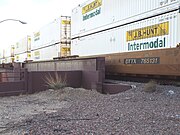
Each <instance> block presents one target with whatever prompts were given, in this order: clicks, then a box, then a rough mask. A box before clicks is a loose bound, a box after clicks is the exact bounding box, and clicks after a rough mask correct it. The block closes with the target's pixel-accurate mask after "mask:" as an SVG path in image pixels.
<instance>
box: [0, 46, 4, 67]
mask: <svg viewBox="0 0 180 135" xmlns="http://www.w3.org/2000/svg"><path fill="white" fill-rule="evenodd" d="M3 52H4V51H3V49H0V64H2V63H3V58H4V57H3Z"/></svg>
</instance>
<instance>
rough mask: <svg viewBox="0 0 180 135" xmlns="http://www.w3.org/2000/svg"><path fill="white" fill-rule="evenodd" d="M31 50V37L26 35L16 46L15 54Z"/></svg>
mask: <svg viewBox="0 0 180 135" xmlns="http://www.w3.org/2000/svg"><path fill="white" fill-rule="evenodd" d="M30 50H31V37H30V36H26V37H24V38H23V39H21V40H19V41H18V42H17V43H16V45H15V47H14V54H15V55H19V54H21V53H26V52H28V51H30Z"/></svg>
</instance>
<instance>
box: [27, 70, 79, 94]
mask: <svg viewBox="0 0 180 135" xmlns="http://www.w3.org/2000/svg"><path fill="white" fill-rule="evenodd" d="M55 74H57V75H58V76H59V77H61V78H62V80H64V79H65V80H66V83H67V86H70V87H74V88H77V87H81V85H82V84H81V81H82V77H81V76H82V72H81V71H57V72H55V71H37V72H36V71H33V72H29V73H28V93H35V92H39V91H43V90H47V89H48V85H47V79H46V78H47V77H48V78H50V77H52V78H55Z"/></svg>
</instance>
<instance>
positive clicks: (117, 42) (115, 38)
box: [71, 11, 180, 56]
mask: <svg viewBox="0 0 180 135" xmlns="http://www.w3.org/2000/svg"><path fill="white" fill-rule="evenodd" d="M179 35H180V13H179V11H173V12H170V13H166V14H163V15H159V16H154V17H151V18H148V19H144V20H141V21H138V22H134V23H130V24H126V25H123V26H119V27H117V28H113V29H109V30H105V31H101V32H99V33H95V34H91V35H88V36H84V37H80V38H77V39H73V40H72V44H71V54H72V55H79V56H91V55H101V54H111V53H123V52H134V51H144V50H154V49H164V48H174V47H176V46H177V44H179V43H180V36H179Z"/></svg>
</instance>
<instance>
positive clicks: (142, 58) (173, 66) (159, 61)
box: [105, 48, 180, 76]
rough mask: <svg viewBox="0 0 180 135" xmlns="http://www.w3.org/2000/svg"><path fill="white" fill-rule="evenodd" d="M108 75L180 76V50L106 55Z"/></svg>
mask: <svg viewBox="0 0 180 135" xmlns="http://www.w3.org/2000/svg"><path fill="white" fill-rule="evenodd" d="M105 57H106V74H116V75H117V74H140V75H163V76H180V59H179V58H180V48H171V49H162V50H151V51H142V52H133V53H132V52H131V53H118V54H112V55H106V56H105Z"/></svg>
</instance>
